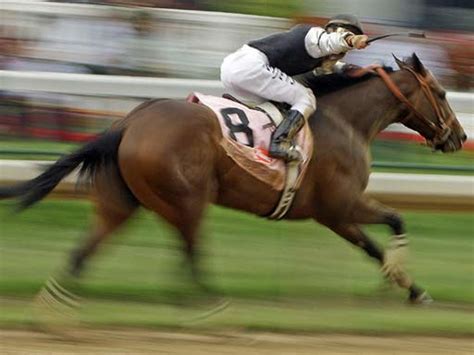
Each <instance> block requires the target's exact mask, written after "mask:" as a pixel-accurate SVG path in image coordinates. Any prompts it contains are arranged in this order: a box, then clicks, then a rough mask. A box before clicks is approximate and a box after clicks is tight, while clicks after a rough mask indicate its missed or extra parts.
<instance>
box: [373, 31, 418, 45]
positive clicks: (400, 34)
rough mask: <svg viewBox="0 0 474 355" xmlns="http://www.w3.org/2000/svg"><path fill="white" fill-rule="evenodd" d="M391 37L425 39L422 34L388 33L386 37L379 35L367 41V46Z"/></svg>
mask: <svg viewBox="0 0 474 355" xmlns="http://www.w3.org/2000/svg"><path fill="white" fill-rule="evenodd" d="M392 36H405V37H411V38H426V35H425V33H424V32H418V33H417V32H398V33H389V34H386V35H381V36H376V37H372V38H370V39H369V40H368V41H367V44H370V43H372V42H374V41H378V40H379V39H382V38H387V37H392Z"/></svg>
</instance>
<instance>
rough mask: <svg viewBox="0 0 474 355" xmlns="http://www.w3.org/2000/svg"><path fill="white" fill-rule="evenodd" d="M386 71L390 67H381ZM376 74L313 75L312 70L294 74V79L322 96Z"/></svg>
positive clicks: (390, 68) (389, 69)
mask: <svg viewBox="0 0 474 355" xmlns="http://www.w3.org/2000/svg"><path fill="white" fill-rule="evenodd" d="M383 68H384V69H385V71H386V72H389V73H391V72H393V68H392V67H387V66H384V67H383ZM375 76H377V74H373V73H369V74H366V75H364V76H362V77H360V78H352V77H350V76H348V75H347V74H344V73H332V74H327V75H314V74H313V72H312V71H311V72H308V73H304V74H301V75H298V76H295V77H294V79H295V80H297V81H299V82H300V83H301V84H303V85H304V86H306V87H308V88H310V89H311V90H313V91H314V92H315V93H316V95H317V96H323V95H327V94H330V93H333V92H335V91H339V90H341V89H344V88H347V87H349V86H352V85H355V84H358V83H361V82H363V81H367V80H369V79H372V78H373V77H375Z"/></svg>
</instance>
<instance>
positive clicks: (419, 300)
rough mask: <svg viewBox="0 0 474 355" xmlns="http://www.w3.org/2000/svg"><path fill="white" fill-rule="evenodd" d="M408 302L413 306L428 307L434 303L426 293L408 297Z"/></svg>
mask: <svg viewBox="0 0 474 355" xmlns="http://www.w3.org/2000/svg"><path fill="white" fill-rule="evenodd" d="M408 302H409V303H411V304H414V305H429V304H431V303H433V302H434V300H433V298H431V296H430V295H429V293H428V292H426V291H423V292H422V293H420V294H419V295H416V296H413V297H412V296H410V298H409V299H408Z"/></svg>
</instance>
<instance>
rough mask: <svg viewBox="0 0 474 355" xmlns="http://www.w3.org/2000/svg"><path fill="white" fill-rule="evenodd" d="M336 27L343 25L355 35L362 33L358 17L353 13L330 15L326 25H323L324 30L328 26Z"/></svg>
mask: <svg viewBox="0 0 474 355" xmlns="http://www.w3.org/2000/svg"><path fill="white" fill-rule="evenodd" d="M338 27H343V28H345V29H346V30H349V31H351V32H352V33H354V34H356V35H362V34H364V31H363V30H362V25H361V23H360V21H359V19H358V18H357V17H356V16H354V15H336V16H334V17H331V19H330V20H329V22H328V23H327V24H326V26H324V28H325V29H326V30H327V29H328V28H334V29H337V28H338Z"/></svg>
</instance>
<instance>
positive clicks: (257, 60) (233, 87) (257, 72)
mask: <svg viewBox="0 0 474 355" xmlns="http://www.w3.org/2000/svg"><path fill="white" fill-rule="evenodd" d="M221 80H222V83H223V84H224V87H225V89H226V90H228V91H229V93H230V94H232V95H233V96H235V97H236V98H237V99H239V100H241V101H243V102H246V103H251V104H256V105H258V104H261V103H263V102H264V101H267V100H272V101H277V102H284V103H287V104H289V105H291V109H292V110H296V111H298V112H299V113H301V114H302V115H303V116H304V117H305V118H308V117H309V116H310V115H311V114H312V113H313V112H314V111H316V98H315V97H314V94H313V92H312V91H311V90H310V89H308V88H306V87H304V86H303V85H301V84H300V83H298V82H297V81H295V80H293V78H291V77H289V76H288V75H286V74H285V73H283V72H282V71H281V70H280V69H278V68H273V67H271V66H269V63H268V58H267V56H266V55H265V54H263V53H262V52H260V51H259V50H258V49H255V48H252V47H250V46H248V45H244V46H243V47H241V48H240V49H239V50H237V51H236V52H234V53H232V54H229V55H228V56H227V57H225V58H224V61H223V62H222V65H221Z"/></svg>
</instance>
